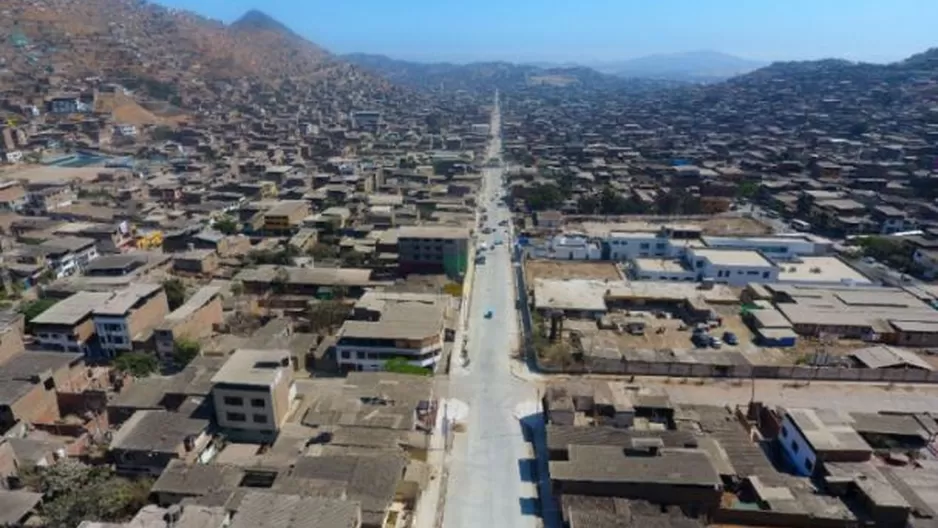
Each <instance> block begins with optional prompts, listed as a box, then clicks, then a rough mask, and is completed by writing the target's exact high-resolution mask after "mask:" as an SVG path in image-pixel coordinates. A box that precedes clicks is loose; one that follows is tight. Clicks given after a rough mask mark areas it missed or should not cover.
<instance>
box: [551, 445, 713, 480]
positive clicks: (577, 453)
mask: <svg viewBox="0 0 938 528" xmlns="http://www.w3.org/2000/svg"><path fill="white" fill-rule="evenodd" d="M550 475H551V478H552V479H554V480H561V481H563V480H570V481H581V482H583V481H586V482H627V483H634V484H641V483H649V484H652V483H653V484H673V485H680V486H705V487H718V486H720V485H721V484H720V476H719V475H718V474H717V471H716V469H715V468H714V466H713V462H711V461H710V457H709V456H708V455H707V453H706V452H704V451H701V450H698V449H662V450H660V451H659V455H658V456H629V455H628V454H626V453H625V451H624V450H623V448H621V447H618V446H600V445H588V446H584V445H571V446H570V449H569V460H566V461H551V462H550Z"/></svg>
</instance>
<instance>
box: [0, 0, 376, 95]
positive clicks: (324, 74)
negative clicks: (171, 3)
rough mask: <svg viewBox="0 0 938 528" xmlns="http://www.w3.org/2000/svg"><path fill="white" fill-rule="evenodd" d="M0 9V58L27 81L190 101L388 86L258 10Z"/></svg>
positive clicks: (62, 1)
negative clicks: (255, 92) (263, 88)
mask: <svg viewBox="0 0 938 528" xmlns="http://www.w3.org/2000/svg"><path fill="white" fill-rule="evenodd" d="M3 9H4V13H5V14H7V15H9V16H3V17H0V33H2V34H4V35H9V36H10V37H9V41H8V43H4V44H5V45H3V46H0V60H2V61H3V62H4V63H5V67H6V68H7V70H8V71H9V72H10V73H11V74H12V77H13V78H15V79H18V80H21V81H25V82H31V80H33V79H42V78H49V79H52V80H53V81H55V80H58V81H59V82H62V83H63V84H66V85H67V83H68V80H76V79H87V78H89V77H91V78H101V79H102V80H104V81H107V82H119V83H120V84H123V85H124V86H127V87H129V88H130V89H133V90H135V91H137V93H138V94H145V95H147V96H148V97H152V98H156V99H161V100H169V101H171V102H172V103H173V104H174V105H176V106H181V107H190V108H191V107H192V106H197V105H202V104H204V103H206V102H207V100H211V99H214V98H216V97H217V96H219V95H220V94H222V93H223V92H224V89H227V88H229V87H230V86H232V85H243V84H244V83H261V84H267V85H272V86H280V85H281V84H282V83H284V82H288V83H290V84H291V86H295V87H299V88H300V89H311V90H317V91H322V92H325V91H326V90H325V88H324V87H325V86H329V87H330V88H331V89H332V90H333V91H335V90H337V89H338V90H339V93H337V94H335V95H334V97H344V96H346V95H348V94H352V95H349V96H350V97H352V98H353V99H358V98H362V97H364V98H367V97H369V96H371V95H373V94H382V93H387V92H388V91H392V88H391V87H390V86H389V83H387V81H385V80H383V79H380V78H378V77H375V76H373V75H369V74H367V73H364V72H362V71H360V70H358V69H356V68H353V67H351V66H349V65H348V64H346V63H344V62H342V61H340V60H337V59H336V58H335V57H334V56H333V55H331V54H330V53H328V52H327V51H325V50H324V49H322V48H321V47H319V46H317V45H315V44H313V43H311V42H309V41H307V40H306V39H304V38H302V37H300V36H299V35H297V34H295V33H294V32H292V31H290V30H289V29H288V28H287V27H286V26H284V25H283V24H281V23H279V22H277V21H275V20H273V19H271V18H270V17H268V16H267V15H265V14H263V13H261V12H259V11H249V12H248V13H247V14H245V15H244V17H242V18H241V19H239V20H238V21H236V22H234V23H233V24H231V25H225V24H223V23H221V22H219V21H215V20H210V19H207V18H204V17H201V16H199V15H196V14H193V13H190V12H187V11H182V10H177V9H168V8H165V7H162V6H159V5H157V4H153V3H149V2H146V1H141V0H81V1H68V0H7V1H6V2H4V7H3ZM63 80H64V81H63ZM304 87H305V88H304ZM223 88H224V89H223ZM356 92H360V93H358V94H357V95H356V94H355V93H356ZM327 96H328V97H333V95H327Z"/></svg>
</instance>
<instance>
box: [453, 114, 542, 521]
mask: <svg viewBox="0 0 938 528" xmlns="http://www.w3.org/2000/svg"><path fill="white" fill-rule="evenodd" d="M499 119H500V116H499V112H498V110H497V106H496V111H495V112H493V116H492V123H491V124H492V130H494V131H496V133H495V134H494V136H495V138H496V139H494V140H493V141H492V142H491V145H490V150H489V156H494V155H496V154H497V153H499V152H500V150H501V140H500V138H499V134H498V132H497V131H499V130H500V121H499ZM484 178H485V183H484V188H483V191H482V193H481V195H482V199H480V206H484V207H487V208H488V215H489V221H488V225H497V223H498V222H500V221H502V220H508V219H509V217H510V216H509V212H508V211H507V209H506V208H505V207H504V206H501V205H495V204H493V200H494V196H495V194H496V192H497V190H498V189H499V188H501V186H502V183H501V178H502V169H495V168H492V169H485V170H484ZM505 231H506V228H501V227H500V228H498V229H497V231H496V234H492V235H483V234H481V233H479V237H480V238H479V241H485V242H486V243H487V245H489V246H490V247H491V242H492V241H494V240H495V239H496V238H500V239H501V240H503V243H502V244H501V245H497V246H494V247H492V248H491V249H489V250H487V251H486V253H487V261H486V263H485V264H482V265H479V266H477V267H476V270H475V280H474V283H473V291H472V294H471V302H470V306H469V310H470V314H469V328H468V333H467V336H468V345H467V346H468V351H469V360H470V363H469V365H468V366H466V367H461V366H459V365H458V363H459V362H458V361H454V362H453V363H454V365H453V369H452V371H451V374H450V383H449V396H450V398H454V399H458V400H460V401H462V402H465V403H466V404H468V406H469V413H468V420H466V422H465V426H466V431H465V432H464V433H457V434H456V438H455V440H454V444H453V450H452V455H451V460H450V463H449V482H448V484H447V494H446V503H445V510H444V516H443V526H445V527H446V528H476V527H479V526H490V527H499V528H503V527H504V528H509V527H511V528H515V527H517V528H525V527H532V528H533V527H535V526H537V524H538V523H537V521H538V518H537V517H536V515H535V513H536V509H537V508H536V504H537V503H536V500H535V498H536V497H537V486H536V484H535V483H533V482H531V480H533V479H532V470H531V468H532V465H531V464H530V463H529V462H528V461H529V460H530V459H531V457H532V456H533V453H532V451H531V448H530V444H528V443H527V442H526V441H525V435H524V434H523V433H522V429H521V423H520V422H519V416H522V415H526V414H528V413H533V412H534V411H535V410H536V402H537V389H536V385H535V384H529V383H525V382H523V381H520V380H518V379H517V378H515V377H513V376H512V374H511V369H510V361H511V354H512V350H513V348H514V347H515V346H516V345H517V343H518V341H519V336H518V323H517V319H516V316H515V309H514V302H515V297H514V290H513V287H512V285H513V280H512V268H511V258H510V248H511V239H510V234H509V235H507V236H506V234H505ZM488 310H491V311H492V312H493V317H492V318H491V319H486V318H485V316H484V314H485V312H486V311H488Z"/></svg>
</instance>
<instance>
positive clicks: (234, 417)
mask: <svg viewBox="0 0 938 528" xmlns="http://www.w3.org/2000/svg"><path fill="white" fill-rule="evenodd" d="M225 416H226V417H227V418H228V421H229V422H243V421H245V420H247V416H245V415H244V413H235V412H230V413H225Z"/></svg>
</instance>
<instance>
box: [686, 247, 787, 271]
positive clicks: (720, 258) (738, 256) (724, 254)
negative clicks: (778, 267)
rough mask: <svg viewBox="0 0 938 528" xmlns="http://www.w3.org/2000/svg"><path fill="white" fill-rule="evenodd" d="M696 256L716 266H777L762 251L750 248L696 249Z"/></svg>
mask: <svg viewBox="0 0 938 528" xmlns="http://www.w3.org/2000/svg"><path fill="white" fill-rule="evenodd" d="M694 257H695V258H705V259H707V260H709V261H710V263H711V264H713V265H714V266H745V267H751V268H754V267H769V268H771V267H775V265H774V264H772V263H771V262H770V261H769V259H767V258H765V256H764V255H762V253H759V252H758V251H754V250H749V249H694Z"/></svg>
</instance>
